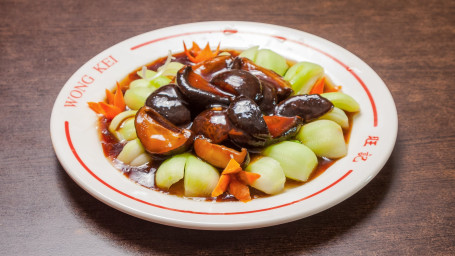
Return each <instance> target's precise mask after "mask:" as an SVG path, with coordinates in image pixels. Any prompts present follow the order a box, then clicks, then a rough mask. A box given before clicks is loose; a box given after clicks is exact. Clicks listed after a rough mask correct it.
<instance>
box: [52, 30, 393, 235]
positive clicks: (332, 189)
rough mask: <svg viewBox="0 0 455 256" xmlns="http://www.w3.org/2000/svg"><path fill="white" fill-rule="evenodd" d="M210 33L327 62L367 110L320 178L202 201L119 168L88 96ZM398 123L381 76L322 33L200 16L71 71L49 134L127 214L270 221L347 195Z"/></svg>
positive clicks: (96, 190) (96, 192)
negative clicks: (243, 196) (151, 185)
mask: <svg viewBox="0 0 455 256" xmlns="http://www.w3.org/2000/svg"><path fill="white" fill-rule="evenodd" d="M183 41H185V42H186V44H187V45H191V42H192V41H195V42H197V43H199V45H201V46H204V45H205V44H206V42H209V43H210V45H212V46H216V45H218V43H220V42H221V48H231V49H232V48H237V49H246V48H248V47H251V46H254V45H259V46H260V47H261V48H269V49H273V50H274V51H276V52H278V53H279V54H281V55H283V56H285V57H286V58H289V59H293V60H296V61H303V60H307V61H311V62H315V63H318V64H320V65H321V66H323V67H324V68H325V71H326V73H327V74H328V75H329V76H330V77H331V78H332V80H333V81H334V82H335V83H336V84H338V85H342V86H343V91H344V92H345V93H347V94H349V95H351V96H352V97H354V98H355V99H356V100H357V101H358V102H359V104H360V106H361V112H360V113H359V114H357V115H356V116H355V118H354V124H353V128H352V135H351V139H350V143H349V150H348V154H347V156H346V157H344V158H343V159H341V160H339V161H337V162H336V163H335V164H334V165H333V166H331V167H330V168H329V169H328V170H327V171H325V172H324V173H323V174H322V175H320V176H319V177H317V178H316V179H315V180H313V181H311V182H309V183H307V184H305V185H302V186H300V187H297V188H293V189H290V190H288V191H286V192H284V193H281V194H278V195H275V196H271V197H268V198H260V199H254V200H252V201H250V202H248V203H241V202H222V203H220V202H218V203H216V202H205V201H195V200H190V199H185V198H180V197H177V196H171V195H166V194H163V193H160V192H157V191H153V190H150V189H147V188H144V187H142V186H140V185H138V184H136V183H134V182H132V181H130V180H129V179H128V178H126V177H125V176H123V175H122V174H121V173H120V172H119V171H117V170H116V169H114V168H113V167H112V165H111V164H110V163H109V161H108V160H107V159H106V158H105V157H104V154H103V151H102V148H101V145H100V141H99V138H98V132H97V129H96V125H97V116H96V115H95V113H94V112H93V111H92V110H90V109H89V108H88V106H87V102H89V101H94V102H98V101H101V100H103V99H104V97H105V89H106V88H108V89H110V90H111V89H113V88H114V86H115V82H116V81H120V80H121V79H122V78H124V77H125V76H126V75H127V74H128V73H130V72H131V71H133V70H135V69H136V68H138V67H141V66H142V65H144V64H147V63H150V62H151V61H153V60H155V59H157V58H158V57H163V56H165V55H167V51H168V50H172V51H173V52H181V51H183V45H182V42H183ZM397 128H398V120H397V112H396V108H395V104H394V101H393V99H392V97H391V95H390V92H389V91H388V89H387V87H386V86H385V84H384V82H383V81H382V80H381V79H380V78H379V76H378V75H377V74H376V73H375V72H374V71H373V70H372V69H371V68H370V67H369V66H368V65H367V64H365V63H364V62H363V61H362V60H360V59H359V58H358V57H356V56H355V55H353V54H352V53H350V52H348V51H347V50H345V49H343V48H341V47H339V46H337V45H335V44H333V43H331V42H329V41H327V40H324V39H322V38H320V37H317V36H314V35H311V34H308V33H305V32H302V31H298V30H294V29H290V28H285V27H280V26H274V25H268V24H261V23H251V22H237V21H225V22H202V23H194V24H185V25H179V26H173V27H168V28H163V29H158V30H155V31H151V32H148V33H145V34H142V35H139V36H136V37H133V38H130V39H128V40H125V41H123V42H121V43H119V44H116V45H114V46H112V47H111V48H109V49H107V50H105V51H103V52H102V53H100V54H98V55H97V56H95V57H94V58H92V59H91V60H90V61H88V62H87V63H86V64H84V65H83V66H82V67H81V68H80V69H79V70H78V71H77V72H76V73H74V75H73V76H72V77H71V78H70V79H69V80H68V82H67V83H66V84H65V86H64V87H63V88H62V90H61V92H60V94H59V95H58V97H57V99H56V101H55V105H54V108H53V111H52V117H51V136H52V143H53V145H54V149H55V152H56V154H57V157H58V159H59V160H60V162H61V164H62V166H63V168H64V169H65V170H66V172H67V173H68V174H69V175H70V176H71V178H72V179H74V181H76V182H77V183H78V184H79V185H80V186H81V187H82V188H83V189H85V190H86V191H87V192H89V193H90V194H91V195H93V196H94V197H96V198H98V199H99V200H101V201H102V202H104V203H106V204H108V205H110V206H112V207H114V208H116V209H118V210H120V211H123V212H125V213H128V214H130V215H133V216H136V217H139V218H142V219H145V220H149V221H153V222H157V223H162V224H166V225H170V226H177V227H185V228H192V229H212V230H234V229H249V228H258V227H264V226H271V225H276V224H280V223H285V222H289V221H293V220H297V219H301V218H304V217H307V216H310V215H313V214H315V213H318V212H320V211H323V210H325V209H327V208H329V207H331V206H334V205H336V204H338V203H339V202H341V201H343V200H345V199H346V198H348V197H350V196H351V195H352V194H354V193H355V192H357V191H358V190H360V189H361V188H362V187H364V186H365V185H366V184H367V183H368V182H369V181H370V180H371V179H372V178H373V177H374V176H375V175H376V174H377V173H378V172H379V171H380V170H381V168H382V167H383V166H384V164H385V163H386V161H387V159H388V158H389V156H390V154H391V152H392V149H393V147H394V145H395V140H396V135H397Z"/></svg>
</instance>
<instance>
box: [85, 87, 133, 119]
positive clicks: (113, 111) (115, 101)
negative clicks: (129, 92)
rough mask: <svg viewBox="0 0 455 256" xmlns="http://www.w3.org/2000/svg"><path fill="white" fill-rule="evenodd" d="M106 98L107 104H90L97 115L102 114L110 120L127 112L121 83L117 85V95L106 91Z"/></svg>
mask: <svg viewBox="0 0 455 256" xmlns="http://www.w3.org/2000/svg"><path fill="white" fill-rule="evenodd" d="M106 98H107V103H105V102H88V106H89V107H90V108H91V109H92V110H93V111H95V112H96V113H97V114H101V115H103V116H105V117H106V118H108V119H112V118H114V117H115V116H116V115H118V114H120V113H121V112H123V111H124V110H125V106H126V105H125V100H124V99H123V93H122V90H121V88H120V84H119V83H117V91H116V92H115V94H114V93H112V92H111V91H109V90H108V89H106Z"/></svg>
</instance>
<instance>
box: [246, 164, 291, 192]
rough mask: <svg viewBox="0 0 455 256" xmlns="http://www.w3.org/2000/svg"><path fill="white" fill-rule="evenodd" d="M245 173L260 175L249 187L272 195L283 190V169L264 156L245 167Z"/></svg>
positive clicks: (284, 177) (284, 180) (284, 178)
mask: <svg viewBox="0 0 455 256" xmlns="http://www.w3.org/2000/svg"><path fill="white" fill-rule="evenodd" d="M246 171H247V172H252V173H257V174H260V175H261V177H259V178H258V179H257V180H256V181H255V182H253V183H252V184H251V186H252V187H254V188H256V189H258V190H260V191H262V192H264V193H267V194H270V195H273V194H277V193H279V192H281V191H282V190H283V189H284V183H285V182H286V176H285V175H284V171H283V168H281V165H280V163H279V162H278V161H276V160H275V159H273V158H271V157H266V156H265V157H261V158H259V159H257V160H255V161H253V162H252V163H250V164H249V165H248V166H247V167H246Z"/></svg>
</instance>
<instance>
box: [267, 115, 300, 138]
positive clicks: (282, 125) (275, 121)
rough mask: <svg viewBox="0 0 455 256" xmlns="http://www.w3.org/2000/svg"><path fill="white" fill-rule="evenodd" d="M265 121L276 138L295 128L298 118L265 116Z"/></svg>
mask: <svg viewBox="0 0 455 256" xmlns="http://www.w3.org/2000/svg"><path fill="white" fill-rule="evenodd" d="M264 121H265V124H266V125H267V128H268V129H269V132H270V134H271V135H272V137H273V138H276V137H279V136H281V134H283V133H284V132H286V131H288V130H289V129H290V128H292V127H293V126H295V125H296V123H297V122H298V117H296V116H294V117H287V116H264Z"/></svg>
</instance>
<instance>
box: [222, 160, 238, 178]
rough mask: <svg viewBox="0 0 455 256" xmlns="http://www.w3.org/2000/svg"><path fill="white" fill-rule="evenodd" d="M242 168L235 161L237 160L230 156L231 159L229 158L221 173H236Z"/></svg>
mask: <svg viewBox="0 0 455 256" xmlns="http://www.w3.org/2000/svg"><path fill="white" fill-rule="evenodd" d="M241 170H242V167H240V164H239V163H237V161H235V159H234V158H231V160H229V162H228V164H227V166H226V168H224V170H223V172H222V174H225V175H227V174H233V173H238V172H240V171H241Z"/></svg>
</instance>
